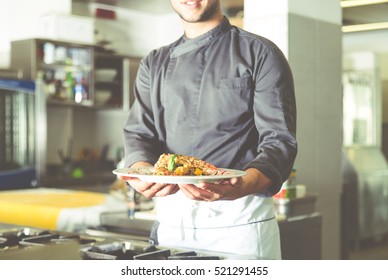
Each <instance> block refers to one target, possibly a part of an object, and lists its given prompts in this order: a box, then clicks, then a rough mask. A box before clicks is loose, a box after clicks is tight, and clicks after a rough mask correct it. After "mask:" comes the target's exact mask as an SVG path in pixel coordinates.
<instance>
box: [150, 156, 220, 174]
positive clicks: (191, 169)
mask: <svg viewBox="0 0 388 280" xmlns="http://www.w3.org/2000/svg"><path fill="white" fill-rule="evenodd" d="M154 167H155V171H154V172H155V174H156V175H170V176H171V175H176V176H209V175H219V174H222V173H223V171H222V170H220V169H217V168H216V167H215V166H214V165H213V164H211V163H208V162H206V161H203V160H200V159H198V158H195V157H192V156H186V155H178V154H168V153H165V154H162V155H161V156H160V157H159V159H158V161H157V162H156V163H155V165H154Z"/></svg>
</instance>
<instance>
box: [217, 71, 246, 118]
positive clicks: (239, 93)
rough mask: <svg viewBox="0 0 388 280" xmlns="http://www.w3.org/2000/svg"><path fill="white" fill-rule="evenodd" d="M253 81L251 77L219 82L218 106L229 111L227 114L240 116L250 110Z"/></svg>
mask: <svg viewBox="0 0 388 280" xmlns="http://www.w3.org/2000/svg"><path fill="white" fill-rule="evenodd" d="M253 94H254V90H253V81H252V79H251V77H240V78H233V79H223V80H220V82H219V84H218V92H217V99H218V102H217V103H218V105H219V106H220V107H224V109H227V110H230V111H229V113H233V114H241V113H243V112H245V113H246V112H248V111H251V110H252V106H253Z"/></svg>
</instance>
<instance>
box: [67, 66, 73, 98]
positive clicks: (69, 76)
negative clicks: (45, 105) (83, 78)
mask: <svg viewBox="0 0 388 280" xmlns="http://www.w3.org/2000/svg"><path fill="white" fill-rule="evenodd" d="M65 87H66V93H67V99H68V100H74V78H73V75H72V73H71V72H70V71H68V72H66V80H65Z"/></svg>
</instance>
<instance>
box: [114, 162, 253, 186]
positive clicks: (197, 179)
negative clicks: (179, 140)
mask: <svg viewBox="0 0 388 280" xmlns="http://www.w3.org/2000/svg"><path fill="white" fill-rule="evenodd" d="M153 170H154V167H153V166H149V167H148V166H147V167H139V168H118V169H115V170H113V174H116V175H117V176H126V177H136V178H139V179H140V180H142V181H143V182H153V183H163V184H198V183H202V182H206V183H214V182H217V181H220V180H223V179H230V178H234V177H242V176H244V175H245V174H246V172H245V171H241V170H235V169H227V168H220V169H219V170H222V171H224V173H223V174H220V175H208V176H166V175H155V174H152V172H153Z"/></svg>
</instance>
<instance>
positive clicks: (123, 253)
mask: <svg viewBox="0 0 388 280" xmlns="http://www.w3.org/2000/svg"><path fill="white" fill-rule="evenodd" d="M80 255H81V258H82V259H84V260H196V259H198V260H200V259H202V260H220V257H218V256H204V255H198V254H197V253H196V252H194V251H183V252H182V251H178V252H175V251H174V250H173V249H164V248H158V247H156V246H154V245H150V246H146V247H141V246H132V245H131V243H130V242H124V243H121V244H120V243H117V242H116V243H110V244H103V245H99V246H92V247H89V248H83V249H81V250H80Z"/></svg>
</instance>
